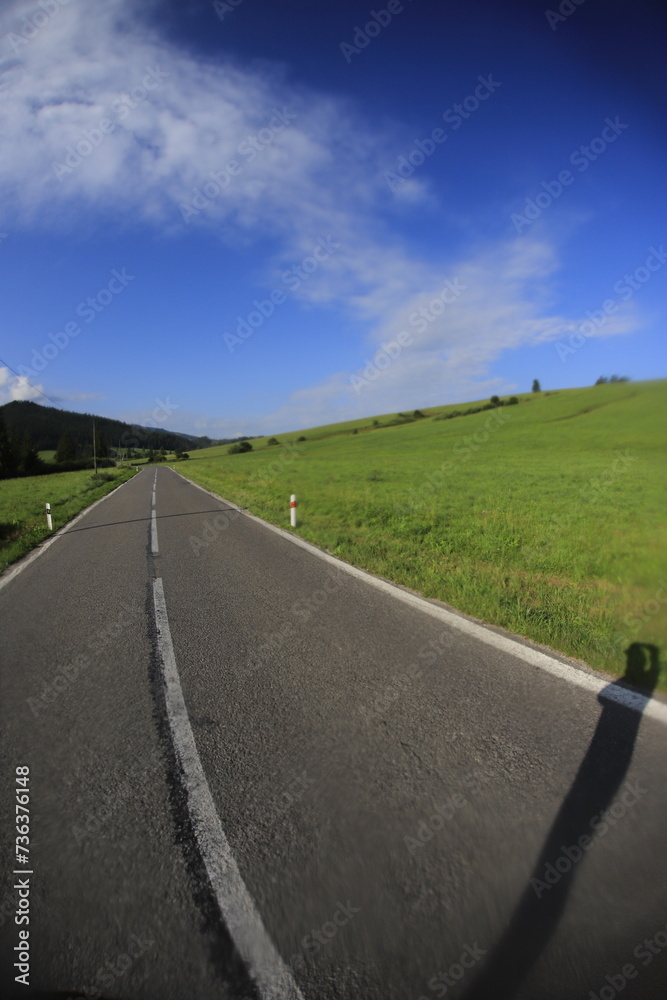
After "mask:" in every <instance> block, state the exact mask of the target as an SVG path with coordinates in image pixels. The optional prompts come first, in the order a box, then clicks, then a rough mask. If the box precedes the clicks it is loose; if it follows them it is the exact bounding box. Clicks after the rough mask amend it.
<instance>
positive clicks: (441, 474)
mask: <svg viewBox="0 0 667 1000" xmlns="http://www.w3.org/2000/svg"><path fill="white" fill-rule="evenodd" d="M509 419H510V413H509V412H508V409H507V407H505V406H498V407H495V408H494V409H493V410H490V411H489V413H488V416H487V417H486V418H485V420H484V423H483V425H482V427H481V428H480V429H479V430H476V431H474V432H473V433H472V434H463V435H462V436H461V437H460V438H458V439H457V440H456V442H455V444H454V448H453V452H454V459H446V460H445V461H444V462H442V463H441V464H440V465H439V466H438V467H437V468H436V469H433V471H431V472H427V473H426V475H425V476H424V479H423V481H422V483H421V484H420V485H419V486H418V487H417V488H416V489H414V490H408V491H406V492H405V494H404V499H405V501H406V510H410V511H413V510H415V509H417V508H418V507H421V506H423V504H424V503H425V502H426V499H427V497H429V496H432V495H433V494H434V493H437V492H438V491H440V490H441V489H442V488H443V487H444V486H445V484H446V483H447V478H448V477H449V476H451V475H452V474H453V473H454V472H455V471H456V469H457V466H458V465H459V464H460V463H461V462H469V461H470V459H471V458H473V456H474V455H475V454H476V453H477V452H478V451H479V450H480V449H481V448H483V447H484V446H485V445H487V444H488V443H489V441H490V440H491V436H492V435H493V434H495V433H496V431H498V430H500V428H501V427H504V426H505V424H506V423H507V421H508V420H509ZM397 503H398V501H397ZM398 506H399V509H400V505H398Z"/></svg>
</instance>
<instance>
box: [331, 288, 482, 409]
mask: <svg viewBox="0 0 667 1000" xmlns="http://www.w3.org/2000/svg"><path fill="white" fill-rule="evenodd" d="M468 288H469V286H468V285H464V284H463V283H462V282H461V281H459V279H458V278H454V279H453V280H449V279H447V281H445V283H444V285H443V286H442V288H441V289H440V291H439V292H438V293H437V295H435V296H434V297H433V298H432V299H431V300H430V301H429V303H428V304H427V305H424V306H420V307H419V309H416V310H415V311H414V312H411V313H410V315H409V316H408V325H409V326H410V327H412V329H413V330H415V331H416V332H417V333H423V332H424V331H425V330H426V329H427V328H428V326H429V324H430V323H434V322H435V320H436V319H438V317H439V316H442V314H443V313H444V311H445V308H446V306H448V305H452V304H453V303H454V302H456V300H457V299H458V298H459V296H460V295H462V294H463V292H465V291H467V290H468ZM412 343H413V334H412V333H411V332H410V331H409V330H401V332H400V333H399V334H398V335H397V337H396V338H395V339H394V340H390V341H389V343H387V344H382V346H381V347H380V348H379V349H378V350H377V351H376V352H375V354H374V355H373V357H372V359H371V360H370V361H369V360H367V361H366V367H365V368H364V369H363V370H362V372H361V374H354V375H350V385H351V386H352V387H353V389H354V391H355V392H356V393H359V392H361V390H362V389H363V388H365V387H366V386H369V385H370V384H371V383H372V382H374V381H375V380H376V379H377V378H379V377H380V375H381V374H382V372H384V371H386V370H387V368H389V366H390V365H391V364H393V362H394V361H396V360H397V359H398V358H400V356H401V354H402V353H403V350H404V348H406V347H410V346H411V345H412Z"/></svg>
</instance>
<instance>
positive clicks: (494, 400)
mask: <svg viewBox="0 0 667 1000" xmlns="http://www.w3.org/2000/svg"><path fill="white" fill-rule="evenodd" d="M491 402H492V403H493V405H494V406H500V396H492V397H491Z"/></svg>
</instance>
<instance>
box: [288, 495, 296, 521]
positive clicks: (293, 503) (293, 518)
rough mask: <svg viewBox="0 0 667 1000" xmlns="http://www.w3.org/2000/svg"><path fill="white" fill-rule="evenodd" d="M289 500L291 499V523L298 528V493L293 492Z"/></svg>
mask: <svg viewBox="0 0 667 1000" xmlns="http://www.w3.org/2000/svg"><path fill="white" fill-rule="evenodd" d="M289 500H290V503H289V508H290V509H289V517H290V524H291V526H292V527H293V528H296V493H292V495H291V497H290V498H289Z"/></svg>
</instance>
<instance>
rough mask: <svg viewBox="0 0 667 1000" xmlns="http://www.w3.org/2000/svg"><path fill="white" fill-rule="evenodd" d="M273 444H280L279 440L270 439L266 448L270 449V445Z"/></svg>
mask: <svg viewBox="0 0 667 1000" xmlns="http://www.w3.org/2000/svg"><path fill="white" fill-rule="evenodd" d="M272 444H280V441H279V440H278V438H269V440H268V441H267V442H266V447H267V448H268V447H269V445H272Z"/></svg>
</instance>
